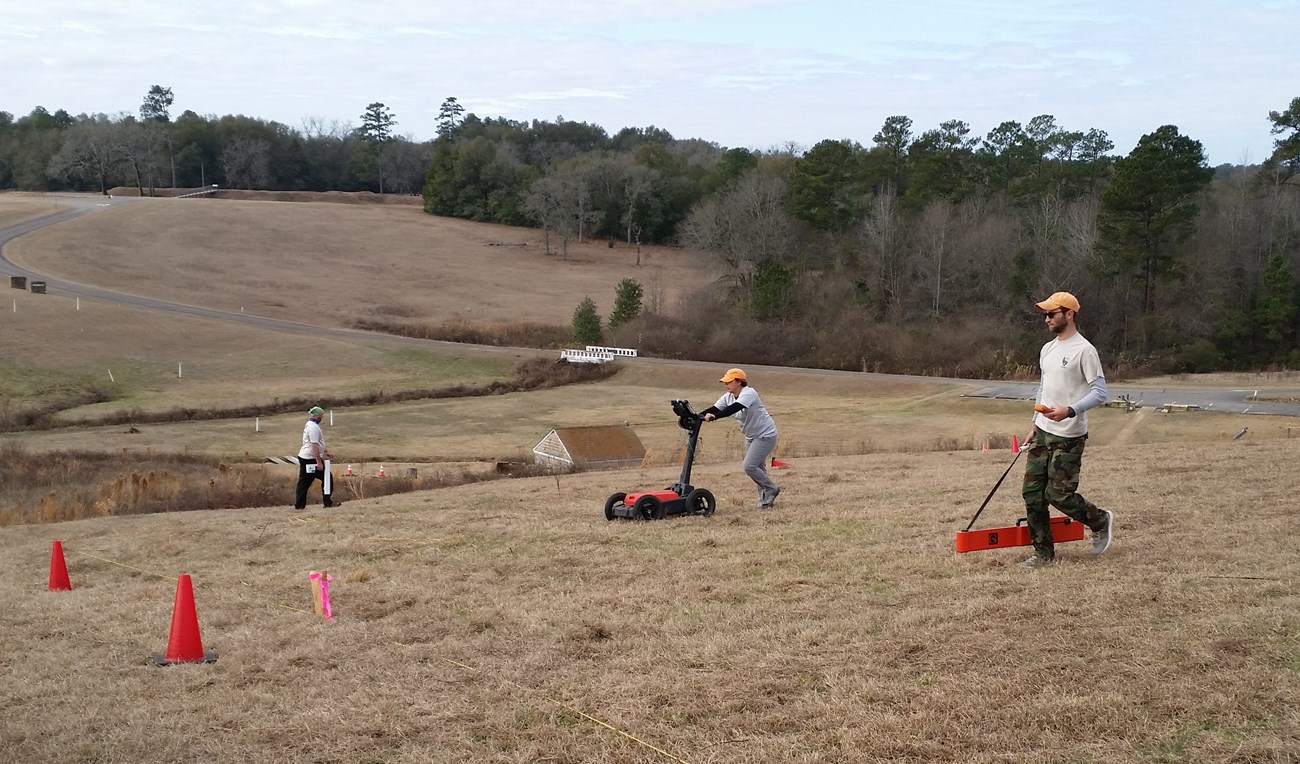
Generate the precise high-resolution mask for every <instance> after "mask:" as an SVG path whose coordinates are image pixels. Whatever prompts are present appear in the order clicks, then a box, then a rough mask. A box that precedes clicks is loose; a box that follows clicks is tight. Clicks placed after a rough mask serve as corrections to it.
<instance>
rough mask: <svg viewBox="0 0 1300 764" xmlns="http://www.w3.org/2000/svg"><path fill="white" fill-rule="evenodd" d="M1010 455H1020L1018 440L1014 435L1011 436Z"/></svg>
mask: <svg viewBox="0 0 1300 764" xmlns="http://www.w3.org/2000/svg"><path fill="white" fill-rule="evenodd" d="M1011 453H1013V454H1018V453H1020V438H1019V437H1017V436H1015V435H1012V436H1011Z"/></svg>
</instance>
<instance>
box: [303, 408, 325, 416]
mask: <svg viewBox="0 0 1300 764" xmlns="http://www.w3.org/2000/svg"><path fill="white" fill-rule="evenodd" d="M307 413H308V414H311V415H312V416H316V415H317V414H324V413H325V409H323V408H321V407H320V406H312V407H311V408H310V409H307Z"/></svg>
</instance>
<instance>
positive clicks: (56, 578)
mask: <svg viewBox="0 0 1300 764" xmlns="http://www.w3.org/2000/svg"><path fill="white" fill-rule="evenodd" d="M50 591H52V592H70V591H72V582H71V581H69V580H68V564H67V563H66V562H64V561H63V542H62V541H55V542H54V546H53V548H51V549H50Z"/></svg>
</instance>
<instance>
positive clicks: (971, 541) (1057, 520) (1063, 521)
mask: <svg viewBox="0 0 1300 764" xmlns="http://www.w3.org/2000/svg"><path fill="white" fill-rule="evenodd" d="M1083 530H1084V525H1083V523H1081V522H1079V521H1077V520H1075V519H1073V518H1070V517H1053V518H1052V541H1054V542H1056V543H1057V544H1059V543H1061V542H1063V541H1082V540H1083ZM1033 543H1034V542H1033V540H1032V539H1030V538H1029V526H1028V525H1027V524H1025V520H1024V518H1021V519H1020V521H1019V522H1017V523H1016V524H1015V525H1011V526H1007V527H1005V528H984V529H982V530H978V531H957V551H958V552H979V551H983V550H985V549H1002V548H1004V547H1013V546H1029V545H1031V544H1033Z"/></svg>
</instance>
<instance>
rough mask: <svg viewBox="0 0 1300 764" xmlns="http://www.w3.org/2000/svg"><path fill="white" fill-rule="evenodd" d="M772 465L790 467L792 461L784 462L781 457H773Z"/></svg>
mask: <svg viewBox="0 0 1300 764" xmlns="http://www.w3.org/2000/svg"><path fill="white" fill-rule="evenodd" d="M772 466H773V467H789V466H790V463H789V462H783V461H781V460H780V459H777V458H775V457H773V459H772Z"/></svg>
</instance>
